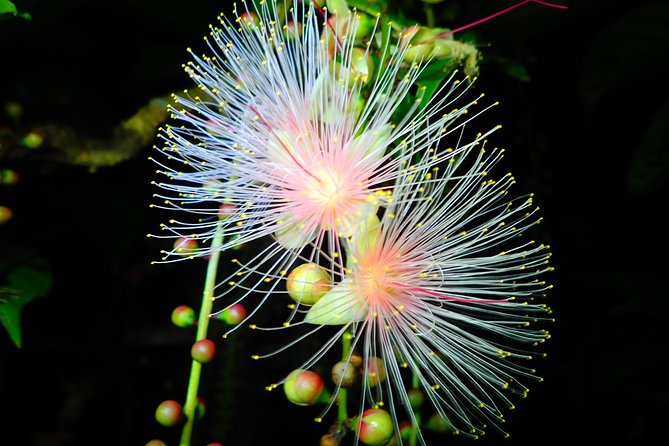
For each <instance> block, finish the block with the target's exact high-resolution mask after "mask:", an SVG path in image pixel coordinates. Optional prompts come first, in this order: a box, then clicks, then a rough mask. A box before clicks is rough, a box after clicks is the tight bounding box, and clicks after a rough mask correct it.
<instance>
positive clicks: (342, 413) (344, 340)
mask: <svg viewBox="0 0 669 446" xmlns="http://www.w3.org/2000/svg"><path fill="white" fill-rule="evenodd" d="M350 351H351V332H350V329H349V330H346V332H345V333H344V334H343V335H342V337H341V358H342V359H343V360H346V359H348V356H349V352H350ZM346 397H347V394H346V389H344V388H340V389H339V391H338V392H337V419H338V420H339V423H340V424H344V423H346V419H347V418H348V410H347V408H346V404H347V398H346Z"/></svg>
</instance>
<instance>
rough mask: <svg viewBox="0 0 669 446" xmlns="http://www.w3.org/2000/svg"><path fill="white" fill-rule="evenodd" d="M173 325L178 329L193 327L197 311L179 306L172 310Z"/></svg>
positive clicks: (186, 306) (185, 306)
mask: <svg viewBox="0 0 669 446" xmlns="http://www.w3.org/2000/svg"><path fill="white" fill-rule="evenodd" d="M172 323H173V324H174V325H176V326H177V327H192V326H193V325H195V311H194V310H193V309H192V308H191V307H189V306H188V305H179V306H178V307H176V308H175V309H174V310H172Z"/></svg>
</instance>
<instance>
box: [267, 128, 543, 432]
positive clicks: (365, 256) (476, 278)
mask: <svg viewBox="0 0 669 446" xmlns="http://www.w3.org/2000/svg"><path fill="white" fill-rule="evenodd" d="M437 139H439V137H437ZM434 142H435V143H436V142H438V141H434ZM484 146H485V144H481V145H478V146H477V147H473V146H468V148H467V150H464V151H461V152H460V155H459V156H458V157H457V158H450V159H449V160H448V161H446V162H445V163H443V165H441V166H438V167H431V163H430V162H429V157H430V156H440V155H439V152H438V151H435V153H432V154H429V155H428V154H424V155H423V156H422V157H421V158H420V159H418V160H417V162H416V163H415V164H413V165H411V166H407V168H406V169H404V170H402V172H401V174H400V176H399V177H398V178H397V180H396V182H395V184H394V188H393V189H392V195H391V198H392V199H389V200H388V204H387V206H384V207H383V208H382V209H381V211H380V215H381V218H380V219H379V220H377V223H376V224H374V223H371V224H368V225H363V226H361V227H360V228H359V231H357V232H356V234H355V235H354V236H353V237H351V238H349V239H347V245H346V247H345V252H346V253H347V261H346V263H345V265H343V264H342V265H340V267H341V269H343V270H344V271H345V273H344V274H342V275H339V276H338V277H336V278H335V282H336V283H335V284H334V286H333V288H332V289H331V291H330V292H329V293H327V294H325V295H324V296H323V297H321V298H320V299H319V300H318V301H317V302H316V303H315V304H313V306H310V307H307V309H308V311H307V312H306V314H305V316H304V320H303V321H302V322H293V324H292V325H293V326H298V325H302V326H305V327H306V328H307V329H309V330H310V331H314V328H309V325H311V326H314V325H315V326H316V327H315V330H320V331H322V328H323V327H324V326H327V325H331V326H339V328H338V329H337V330H336V332H335V335H334V336H332V338H331V339H330V340H328V341H326V342H324V347H323V349H321V350H319V351H318V352H317V353H316V354H315V355H314V356H312V357H311V358H310V359H309V360H308V361H306V362H305V364H304V365H303V367H310V366H311V365H313V364H314V363H316V362H317V361H319V360H320V359H321V358H322V357H323V355H325V353H326V352H327V351H328V349H329V348H330V347H332V346H334V345H335V343H336V341H337V340H338V339H339V338H340V337H341V336H342V335H343V334H344V333H345V332H350V333H351V334H352V336H353V340H352V351H355V352H357V354H358V355H360V356H361V357H362V358H364V361H365V364H364V366H363V368H364V369H368V367H369V365H371V364H372V362H373V361H374V360H375V358H380V359H381V360H382V363H383V367H384V369H385V372H384V373H385V377H386V378H385V383H384V384H383V385H375V386H372V385H370V384H369V383H368V382H366V381H363V384H362V388H361V391H360V400H361V401H362V403H361V404H360V407H361V408H369V407H378V406H381V405H383V407H384V408H388V410H389V411H390V412H391V414H392V415H393V416H394V418H395V420H401V419H403V418H405V417H407V418H409V419H410V420H412V421H413V422H416V418H415V416H414V412H413V409H412V408H411V407H412V406H411V404H410V400H409V392H408V390H407V389H410V388H411V387H412V384H411V383H412V381H413V382H415V383H419V387H420V389H422V391H423V393H424V394H425V396H426V400H427V401H429V404H431V406H432V407H433V409H434V410H435V411H436V412H437V413H439V414H440V415H441V416H442V417H443V418H444V419H445V420H447V422H448V423H449V424H450V425H452V426H453V429H454V430H456V431H457V432H461V433H463V434H466V435H472V436H478V435H480V434H481V433H483V430H484V429H485V427H486V426H493V427H495V428H497V429H499V427H498V425H499V423H500V421H503V409H505V408H509V407H513V402H512V399H513V397H514V396H518V395H520V396H524V395H525V394H526V393H527V391H528V389H527V387H526V385H525V381H527V380H532V381H535V380H539V379H540V378H538V377H537V376H535V374H534V370H533V369H532V368H531V367H529V366H528V362H529V361H528V360H529V359H531V358H532V355H533V354H532V353H531V350H532V347H533V346H535V345H537V344H540V343H542V342H543V341H544V340H546V339H548V338H549V333H548V332H547V331H546V330H545V329H544V328H542V325H543V323H544V322H548V321H551V320H552V319H551V317H550V316H549V313H550V309H549V308H548V307H547V306H546V305H545V304H544V303H542V298H543V297H544V296H545V293H546V291H547V290H548V289H549V288H551V286H550V285H548V284H546V282H545V280H544V275H545V273H547V272H548V271H551V270H552V269H553V268H552V267H551V266H549V264H548V259H549V257H550V252H549V246H547V245H544V244H540V243H535V242H534V241H533V240H531V239H528V238H527V236H526V235H525V232H526V231H527V230H528V229H530V227H532V226H533V225H535V224H537V223H539V222H540V221H541V218H540V217H539V216H538V212H537V211H538V208H537V207H536V206H535V205H534V204H533V202H532V196H531V195H529V196H522V197H518V198H509V195H508V189H509V187H510V186H511V185H512V184H513V183H514V182H515V180H514V178H513V177H512V176H511V174H506V175H504V176H502V177H501V178H499V179H497V180H494V179H492V178H491V177H490V176H489V171H490V170H491V169H492V168H493V166H494V165H495V164H496V163H497V162H498V161H499V160H500V159H501V158H502V156H503V150H500V149H492V150H486V149H484ZM446 150H451V149H446ZM370 221H371V220H370ZM258 357H259V358H260V357H261V356H258ZM349 359H350V358H349ZM374 364H376V363H374ZM326 410H327V409H326ZM500 430H501V429H500Z"/></svg>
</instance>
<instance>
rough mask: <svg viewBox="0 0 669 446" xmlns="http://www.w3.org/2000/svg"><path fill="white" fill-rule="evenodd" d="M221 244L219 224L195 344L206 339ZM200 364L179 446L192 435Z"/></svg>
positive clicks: (195, 371) (190, 383) (194, 372)
mask: <svg viewBox="0 0 669 446" xmlns="http://www.w3.org/2000/svg"><path fill="white" fill-rule="evenodd" d="M222 244H223V232H222V231H221V222H220V221H219V223H218V226H217V227H216V233H215V234H214V239H213V240H212V243H211V255H210V256H209V261H208V263H207V276H206V277H205V281H204V291H203V293H202V306H201V307H200V316H199V319H198V321H197V333H196V335H195V342H197V341H201V340H202V339H206V337H207V329H208V328H209V315H210V314H211V306H212V302H213V301H214V287H215V286H216V272H217V270H218V260H219V258H220V257H221V249H220V247H221V245H222ZM201 370H202V364H201V363H199V362H197V361H195V360H193V362H192V363H191V368H190V378H189V379H188V391H187V393H186V404H185V405H184V415H185V417H186V422H185V424H184V427H183V430H182V431H181V441H180V443H179V445H180V446H189V445H190V442H191V437H192V434H193V423H194V420H195V409H196V408H197V391H198V387H199V386H200V372H201Z"/></svg>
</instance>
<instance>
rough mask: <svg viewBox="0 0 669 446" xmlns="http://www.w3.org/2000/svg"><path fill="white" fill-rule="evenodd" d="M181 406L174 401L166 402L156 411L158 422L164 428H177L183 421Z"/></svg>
mask: <svg viewBox="0 0 669 446" xmlns="http://www.w3.org/2000/svg"><path fill="white" fill-rule="evenodd" d="M181 415H182V409H181V404H179V403H177V402H176V401H174V400H166V401H163V402H162V403H160V404H159V405H158V408H157V409H156V421H158V423H160V424H162V425H163V426H168V427H169V426H176V425H177V424H179V422H180V421H181Z"/></svg>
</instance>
